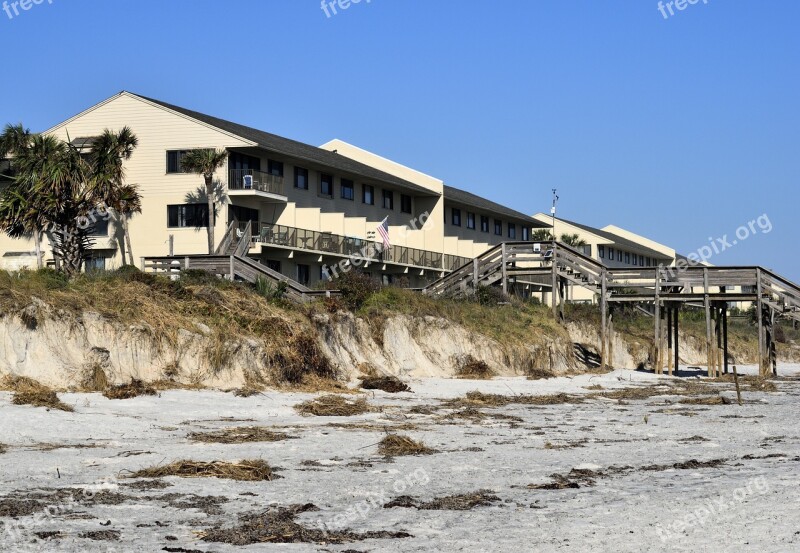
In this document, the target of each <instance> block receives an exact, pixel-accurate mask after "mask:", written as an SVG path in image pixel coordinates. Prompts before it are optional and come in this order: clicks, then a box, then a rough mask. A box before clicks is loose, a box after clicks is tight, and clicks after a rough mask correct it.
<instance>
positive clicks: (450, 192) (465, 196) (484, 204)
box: [444, 184, 550, 228]
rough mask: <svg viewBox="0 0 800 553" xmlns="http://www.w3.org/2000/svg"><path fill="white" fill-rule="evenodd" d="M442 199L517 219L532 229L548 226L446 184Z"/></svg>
mask: <svg viewBox="0 0 800 553" xmlns="http://www.w3.org/2000/svg"><path fill="white" fill-rule="evenodd" d="M444 199H445V201H447V200H449V201H451V202H455V203H459V204H462V205H466V206H470V207H474V208H477V209H482V210H484V211H489V212H491V213H497V214H499V215H504V216H506V217H509V218H512V219H517V220H519V221H524V222H525V223H526V224H529V225H530V226H531V227H533V228H546V227H549V226H550V225H546V224H544V223H542V222H541V221H538V220H536V219H534V218H533V217H531V216H529V215H525V214H524V213H520V212H519V211H515V210H513V209H511V208H509V207H506V206H504V205H500V204H498V203H495V202H493V201H491V200H487V199H486V198H481V197H480V196H477V195H475V194H473V193H471V192H467V191H466V190H461V189H459V188H454V187H452V186H448V185H446V184H445V185H444Z"/></svg>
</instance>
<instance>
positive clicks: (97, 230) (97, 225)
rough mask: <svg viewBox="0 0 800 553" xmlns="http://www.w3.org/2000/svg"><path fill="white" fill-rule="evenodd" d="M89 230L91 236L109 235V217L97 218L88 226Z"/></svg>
mask: <svg viewBox="0 0 800 553" xmlns="http://www.w3.org/2000/svg"><path fill="white" fill-rule="evenodd" d="M90 220H91V219H90ZM88 231H89V236H108V219H103V218H99V219H97V220H96V221H95V222H94V223H92V225H91V226H90V227H89V228H88Z"/></svg>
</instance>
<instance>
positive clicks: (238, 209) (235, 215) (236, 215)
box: [228, 205, 261, 234]
mask: <svg viewBox="0 0 800 553" xmlns="http://www.w3.org/2000/svg"><path fill="white" fill-rule="evenodd" d="M260 220H261V218H260V217H259V213H258V210H257V209H252V208H249V207H242V206H240V205H229V206H228V221H238V222H239V223H245V224H247V222H248V221H251V222H253V223H256V224H257V223H258V222H259V221H260ZM240 228H241V229H242V230H244V225H242V226H241V227H240ZM253 234H258V229H257V228H255V226H254V228H253Z"/></svg>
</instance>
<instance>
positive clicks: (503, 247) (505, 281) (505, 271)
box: [500, 242, 508, 296]
mask: <svg viewBox="0 0 800 553" xmlns="http://www.w3.org/2000/svg"><path fill="white" fill-rule="evenodd" d="M500 251H501V252H502V256H503V257H502V261H503V267H502V270H503V295H504V296H505V295H508V266H507V262H508V254H507V253H506V243H505V242H503V244H502V245H501V247H500Z"/></svg>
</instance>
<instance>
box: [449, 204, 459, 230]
mask: <svg viewBox="0 0 800 553" xmlns="http://www.w3.org/2000/svg"><path fill="white" fill-rule="evenodd" d="M452 213H453V220H452V221H451V223H453V226H454V227H460V226H461V210H460V209H456V208H453V211H452Z"/></svg>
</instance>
